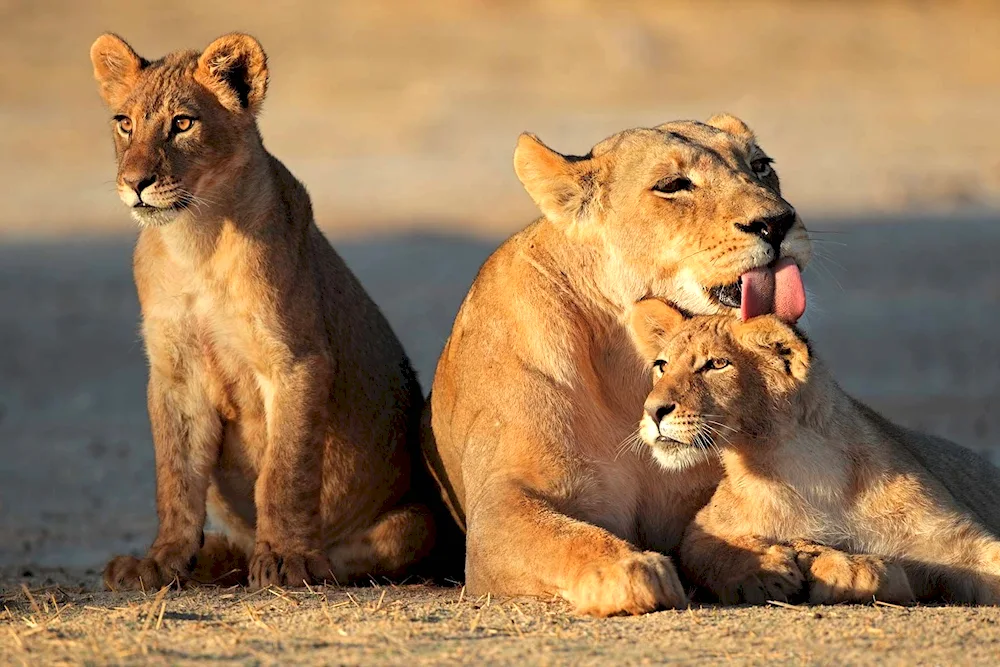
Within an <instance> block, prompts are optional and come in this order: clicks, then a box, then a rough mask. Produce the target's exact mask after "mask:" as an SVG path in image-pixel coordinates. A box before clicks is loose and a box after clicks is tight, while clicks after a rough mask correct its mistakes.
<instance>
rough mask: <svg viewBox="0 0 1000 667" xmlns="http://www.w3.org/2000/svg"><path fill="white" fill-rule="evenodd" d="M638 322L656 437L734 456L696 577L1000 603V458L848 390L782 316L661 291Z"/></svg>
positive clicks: (729, 584)
mask: <svg viewBox="0 0 1000 667" xmlns="http://www.w3.org/2000/svg"><path fill="white" fill-rule="evenodd" d="M632 322H633V331H634V332H635V339H636V343H637V345H638V347H639V349H640V351H641V352H642V354H643V356H644V357H645V358H646V359H648V360H650V361H654V363H655V370H654V376H655V377H656V379H655V385H654V387H653V390H652V392H651V393H650V394H649V396H648V398H647V401H646V406H645V413H644V415H643V418H642V427H641V432H642V437H643V440H644V441H645V442H646V443H647V444H648V445H649V447H651V448H652V449H653V451H654V452H657V451H665V450H666V451H673V450H692V451H698V452H702V453H710V454H711V455H712V456H715V455H718V457H719V458H720V459H721V461H722V463H723V467H724V469H725V475H724V477H723V480H722V482H721V483H720V484H719V486H718V488H717V489H716V491H715V495H714V496H713V497H712V500H711V502H710V503H709V504H708V505H707V506H706V507H705V508H703V509H702V510H701V511H700V512H698V514H697V516H696V517H695V518H694V520H693V521H692V523H691V526H690V527H689V528H688V529H687V532H686V534H685V536H684V542H683V545H682V547H681V564H682V567H683V569H684V571H685V572H686V573H687V574H689V575H690V577H691V579H692V580H693V581H695V582H696V583H697V584H699V585H700V586H703V587H705V588H707V589H708V590H710V591H711V592H713V593H714V594H715V595H717V596H718V597H719V598H721V599H722V600H723V601H727V602H740V601H743V602H756V603H759V602H763V601H765V600H767V599H775V598H777V599H785V598H793V597H795V596H796V595H798V594H799V593H800V592H802V591H803V589H804V588H806V589H807V590H808V596H809V600H810V601H812V602H816V603H831V602H862V601H869V602H870V601H871V600H872V599H873V597H874V598H878V599H882V600H886V601H890V602H897V603H906V602H912V601H913V600H914V599H919V600H942V599H943V600H947V601H951V602H963V603H976V604H998V603H1000V539H998V538H997V535H998V534H1000V470H998V469H997V468H995V467H993V466H992V465H991V464H990V463H989V462H987V461H985V460H983V459H980V458H979V457H978V456H976V455H974V454H973V453H972V452H970V451H968V450H965V449H963V448H961V447H959V446H958V445H956V444H954V443H951V442H948V441H945V440H942V439H940V438H934V437H931V436H927V435H922V434H919V433H914V432H912V431H908V430H906V429H902V428H900V427H898V426H895V425H893V424H891V423H889V422H888V421H886V420H885V419H883V418H882V417H881V416H879V415H877V414H876V413H874V412H873V411H871V410H870V409H869V408H867V407H865V406H863V405H861V404H860V403H858V402H856V401H855V400H853V399H852V398H850V397H849V396H847V395H846V394H845V393H844V392H843V391H842V390H841V389H840V388H839V387H838V386H837V384H836V383H835V382H834V380H833V379H832V378H831V377H830V376H829V374H828V373H827V371H826V369H825V368H824V367H823V366H822V364H821V363H820V362H819V361H818V360H816V359H815V358H812V357H811V355H810V350H809V346H808V344H807V343H806V341H805V340H804V338H802V337H801V334H799V333H798V332H797V331H796V330H795V329H793V328H792V327H789V326H788V325H786V324H783V323H782V322H780V321H779V320H778V319H777V318H775V317H774V316H763V317H758V318H755V319H753V320H750V321H749V322H740V321H739V320H736V319H733V318H725V317H696V318H693V319H690V320H685V319H684V317H683V316H682V315H681V314H680V313H678V312H677V311H675V310H673V309H671V308H670V306H668V305H666V304H664V303H662V302H660V301H658V300H656V299H650V300H646V301H642V302H640V303H639V304H637V305H636V307H635V309H634V311H633V315H632Z"/></svg>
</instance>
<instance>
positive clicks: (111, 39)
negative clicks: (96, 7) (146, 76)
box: [90, 32, 149, 107]
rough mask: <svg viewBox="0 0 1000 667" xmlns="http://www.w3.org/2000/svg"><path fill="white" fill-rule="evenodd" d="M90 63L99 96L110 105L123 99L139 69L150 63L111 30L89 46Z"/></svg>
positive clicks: (133, 84) (112, 105)
mask: <svg viewBox="0 0 1000 667" xmlns="http://www.w3.org/2000/svg"><path fill="white" fill-rule="evenodd" d="M90 62H91V63H92V64H93V66H94V78H95V79H97V83H98V84H99V85H100V90H101V97H102V98H103V99H104V103H105V104H107V105H108V106H109V107H117V106H118V105H119V104H120V103H121V102H122V101H124V99H125V97H127V96H128V94H129V92H131V90H132V87H133V86H135V82H136V79H138V77H139V72H141V71H142V69H143V68H144V67H146V66H147V65H148V64H149V63H148V62H147V61H145V60H144V59H143V58H141V57H140V56H139V54H138V53H136V52H135V50H134V49H133V48H132V47H131V46H129V45H128V43H127V42H126V41H125V40H124V39H122V38H121V37H119V36H118V35H115V34H113V33H110V32H109V33H105V34H103V35H101V36H100V37H98V38H97V39H96V40H95V41H94V43H93V44H92V45H91V47H90Z"/></svg>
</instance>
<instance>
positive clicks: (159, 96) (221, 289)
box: [91, 34, 434, 589]
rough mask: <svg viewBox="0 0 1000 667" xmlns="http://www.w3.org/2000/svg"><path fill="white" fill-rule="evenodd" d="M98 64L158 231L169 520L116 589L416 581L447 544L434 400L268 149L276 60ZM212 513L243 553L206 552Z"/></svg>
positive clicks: (156, 294) (227, 43)
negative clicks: (418, 475) (431, 470)
mask: <svg viewBox="0 0 1000 667" xmlns="http://www.w3.org/2000/svg"><path fill="white" fill-rule="evenodd" d="M91 60H92V61H93V66H94V74H95V76H96V78H97V81H98V82H99V84H100V91H101V95H102V96H103V98H104V100H105V102H106V103H107V105H108V106H109V107H110V109H111V111H112V113H113V114H114V119H113V121H112V123H111V129H112V132H113V133H114V140H115V148H116V151H117V156H118V179H117V184H118V194H119V197H120V198H121V200H122V201H123V202H124V203H125V205H126V206H127V207H128V208H129V209H130V210H131V212H132V217H133V218H134V219H135V221H136V222H137V223H138V224H139V227H140V229H141V231H140V233H139V240H138V243H137V245H136V249H135V260H134V270H135V283H136V288H137V289H138V294H139V302H140V304H141V308H142V318H143V321H142V335H143V339H144V342H145V346H146V351H147V354H148V357H149V366H150V370H149V386H148V404H149V416H150V422H151V424H152V431H153V441H154V446H155V449H156V505H157V514H158V515H159V531H158V533H157V536H156V539H155V541H154V542H153V544H152V546H151V547H150V549H149V552H148V553H147V555H146V556H145V558H142V559H136V558H132V557H129V556H121V557H117V558H115V559H113V560H112V561H111V562H110V563H109V564H108V566H107V568H106V570H105V572H104V580H105V583H106V584H107V585H108V586H109V587H110V588H113V589H137V588H140V587H146V588H150V587H158V586H162V585H164V584H165V583H169V582H171V581H172V580H175V579H177V580H184V579H186V578H188V577H189V576H191V575H192V568H194V567H195V566H197V570H198V572H201V573H205V574H207V575H209V576H210V575H211V574H213V573H219V570H224V568H226V567H229V566H231V565H234V564H235V565H236V566H237V567H240V566H242V567H247V565H248V569H249V572H248V573H247V572H246V571H245V570H244V572H243V573H244V574H248V576H249V583H250V585H251V586H252V587H263V586H268V585H270V584H280V585H291V586H301V585H302V584H303V582H311V581H316V580H322V579H336V580H337V581H340V582H345V581H350V580H352V579H354V578H357V577H360V576H362V575H369V574H385V575H395V574H399V573H400V572H401V571H403V570H404V568H407V566H409V565H411V564H413V563H415V562H416V561H419V560H420V559H421V558H423V557H425V556H426V555H427V554H428V552H429V550H430V548H431V545H432V542H433V539H434V524H433V521H432V518H431V516H430V515H429V514H428V511H427V509H426V508H425V507H424V506H423V505H421V504H417V503H415V502H413V495H414V494H413V493H411V462H412V457H413V455H414V454H415V448H416V447H417V439H418V437H419V435H418V431H417V429H419V413H420V410H421V408H422V403H423V401H422V398H421V393H420V388H419V386H418V384H417V381H416V378H415V376H414V372H413V370H412V368H411V366H410V362H409V360H408V359H407V357H406V355H405V354H404V352H403V349H402V347H401V345H400V343H399V341H398V340H397V339H396V336H395V335H394V334H393V332H392V331H391V329H390V328H389V324H388V323H387V322H386V320H385V318H384V317H383V316H382V314H381V313H380V312H379V310H378V308H377V307H376V306H375V304H374V303H372V301H371V299H370V298H369V297H368V295H367V294H366V293H365V291H364V289H363V288H362V287H361V285H360V284H359V283H358V281H357V279H356V278H355V277H354V275H353V274H352V273H351V272H350V270H348V268H347V266H346V265H345V264H344V262H343V261H342V260H341V259H340V257H339V256H338V255H337V253H336V252H334V250H333V248H332V247H331V246H330V244H329V243H328V242H327V240H326V239H325V238H324V237H323V235H322V234H321V233H320V231H319V230H318V228H317V227H316V225H315V223H314V222H313V216H312V208H311V205H310V202H309V196H308V194H307V193H306V190H305V188H304V187H303V186H302V184H301V183H299V182H298V181H297V180H295V178H294V177H293V176H292V174H291V173H289V171H288V170H287V169H286V168H285V167H284V166H283V165H282V164H281V162H279V161H278V160H277V159H275V158H274V157H273V156H272V155H270V154H269V153H268V152H267V150H265V148H264V146H263V143H262V141H261V136H260V132H259V131H258V128H257V122H256V114H257V112H258V111H259V110H260V107H261V104H262V103H263V101H264V95H265V93H266V91H267V82H268V70H267V60H266V57H265V55H264V51H263V49H262V48H261V46H260V44H259V43H258V42H257V41H256V40H255V39H253V38H252V37H250V36H247V35H241V34H231V35H226V36H224V37H221V38H219V39H218V40H216V41H214V42H212V44H210V45H209V47H208V48H207V49H205V50H204V51H203V52H202V53H197V52H195V51H181V52H176V53H171V54H170V55H168V56H166V57H165V58H162V59H161V60H157V61H155V62H150V61H147V60H145V59H143V58H141V57H139V55H138V54H136V52H135V51H134V50H132V48H131V47H129V45H128V44H126V43H125V42H124V41H122V40H121V39H120V38H119V37H117V36H115V35H111V34H107V35H103V36H101V37H100V38H98V39H97V41H96V42H94V45H93V47H92V48H91ZM206 507H207V511H208V514H210V515H211V517H212V519H213V521H215V522H217V523H219V524H220V525H221V526H222V527H223V528H224V530H225V533H226V534H227V535H228V540H227V539H224V538H222V537H220V536H218V535H214V536H213V535H210V536H208V540H207V541H206V538H205V536H204V533H203V527H204V525H205V520H206ZM199 547H202V548H201V551H200V552H199ZM247 561H248V562H247ZM223 573H224V572H223ZM197 574H198V573H195V576H197Z"/></svg>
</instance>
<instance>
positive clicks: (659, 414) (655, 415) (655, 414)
mask: <svg viewBox="0 0 1000 667" xmlns="http://www.w3.org/2000/svg"><path fill="white" fill-rule="evenodd" d="M645 407H646V414H648V415H649V416H650V417H651V418H652V420H653V423H654V424H657V425H659V423H660V422H661V421H663V420H664V419H666V418H667V415H669V414H670V413H671V412H673V411H674V410H676V409H677V404H676V403H661V402H659V401H654V402H649V403H646V406H645Z"/></svg>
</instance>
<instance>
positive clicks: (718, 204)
mask: <svg viewBox="0 0 1000 667" xmlns="http://www.w3.org/2000/svg"><path fill="white" fill-rule="evenodd" d="M514 168H515V171H516V172H517V175H518V178H519V179H520V180H521V183H522V184H523V185H524V187H525V189H526V190H527V191H528V194H530V195H531V197H532V199H533V200H534V201H535V203H536V204H537V205H538V207H539V208H540V209H541V211H542V212H543V213H544V214H545V215H546V217H547V218H548V219H549V220H551V221H553V222H555V223H557V224H561V225H564V226H566V227H567V228H568V229H571V230H574V231H576V232H577V233H579V234H583V235H592V236H597V237H599V238H600V239H601V240H602V241H603V242H604V243H605V245H606V247H608V248H609V250H610V252H611V254H612V256H613V257H614V258H616V260H617V261H618V262H620V264H621V265H622V266H624V267H625V269H626V271H627V272H628V273H629V274H631V275H634V276H642V277H643V279H648V280H649V281H650V282H651V283H652V285H653V289H652V290H651V291H650V293H651V294H656V295H658V296H661V297H663V298H667V299H670V300H671V302H673V303H676V304H678V305H679V306H680V307H682V308H684V309H685V310H687V311H688V312H692V313H697V314H723V313H730V314H731V313H732V312H733V309H738V308H739V306H740V296H741V282H740V278H741V276H743V275H744V274H745V273H747V272H749V271H752V270H755V269H759V268H762V267H768V266H774V265H775V263H776V262H777V261H778V260H779V259H783V258H786V259H787V260H789V261H792V262H794V263H795V264H796V265H797V267H798V268H799V269H802V268H804V267H805V265H806V263H807V262H808V261H809V258H810V255H811V244H810V241H809V237H808V235H807V233H806V230H805V227H804V226H803V223H802V220H801V218H800V217H799V216H798V215H797V213H796V212H795V209H794V208H793V207H792V206H791V205H790V204H789V203H788V202H787V201H785V200H784V199H783V198H782V196H781V188H780V184H779V181H778V176H777V174H776V173H775V171H774V169H773V167H772V165H771V159H770V158H769V157H768V156H767V154H766V153H765V152H764V151H763V150H762V149H761V148H760V146H759V145H758V144H757V141H756V139H755V137H754V135H753V133H752V132H751V130H750V128H749V127H747V125H746V124H745V123H744V122H743V121H741V120H739V119H737V118H734V117H733V116H728V115H722V116H716V117H713V118H711V119H709V120H708V122H706V123H700V122H695V121H680V122H673V123H667V124H664V125H660V126H658V127H655V128H640V129H634V130H627V131H625V132H620V133H618V134H616V135H614V136H612V137H610V138H608V139H606V140H604V141H602V142H600V143H599V144H597V145H596V146H594V147H593V148H592V149H591V151H590V152H589V153H588V154H587V155H584V156H566V155H561V154H559V153H557V152H555V151H553V150H552V149H550V148H548V147H547V146H545V145H544V144H543V143H542V142H541V141H540V140H539V139H537V138H536V137H535V136H533V135H530V134H524V135H522V136H521V139H520V141H519V142H518V146H517V149H516V151H515V154H514Z"/></svg>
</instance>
